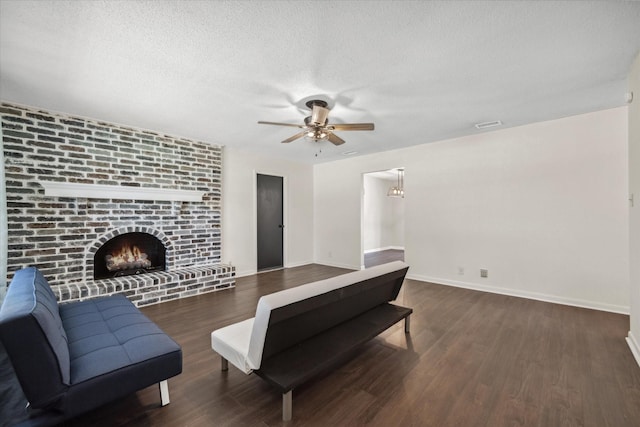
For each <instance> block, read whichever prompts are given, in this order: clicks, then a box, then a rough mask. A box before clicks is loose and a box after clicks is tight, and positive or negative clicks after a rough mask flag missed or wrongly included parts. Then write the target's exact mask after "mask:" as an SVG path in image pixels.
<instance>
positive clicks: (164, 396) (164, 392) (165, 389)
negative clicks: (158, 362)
mask: <svg viewBox="0 0 640 427" xmlns="http://www.w3.org/2000/svg"><path fill="white" fill-rule="evenodd" d="M160 403H161V404H162V406H167V405H168V404H169V383H168V382H167V380H164V381H160Z"/></svg>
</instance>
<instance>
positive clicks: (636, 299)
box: [627, 54, 640, 365]
mask: <svg viewBox="0 0 640 427" xmlns="http://www.w3.org/2000/svg"><path fill="white" fill-rule="evenodd" d="M629 90H630V91H631V92H633V96H634V98H635V99H634V100H633V102H632V103H631V105H629V192H630V193H632V194H633V197H634V204H633V207H632V208H630V209H629V240H630V245H629V260H630V267H631V268H630V273H631V278H630V282H631V283H630V287H631V326H630V328H631V329H630V331H629V339H628V340H627V341H628V342H629V346H630V347H631V349H632V351H633V352H634V356H635V357H636V361H637V362H638V364H639V365H640V54H639V55H638V56H637V57H636V60H635V62H634V63H633V66H632V68H631V72H630V74H629Z"/></svg>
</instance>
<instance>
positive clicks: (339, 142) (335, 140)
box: [327, 133, 345, 145]
mask: <svg viewBox="0 0 640 427" xmlns="http://www.w3.org/2000/svg"><path fill="white" fill-rule="evenodd" d="M327 139H328V140H329V142H331V143H332V144H333V145H342V144H344V143H345V141H344V139H342V138H340V137H339V136H338V135H336V134H334V133H330V134H329V135H328V136H327Z"/></svg>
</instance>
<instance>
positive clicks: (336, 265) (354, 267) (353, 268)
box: [315, 261, 360, 270]
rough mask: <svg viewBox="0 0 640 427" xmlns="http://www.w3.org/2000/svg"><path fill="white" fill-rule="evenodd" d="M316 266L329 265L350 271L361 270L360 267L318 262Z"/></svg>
mask: <svg viewBox="0 0 640 427" xmlns="http://www.w3.org/2000/svg"><path fill="white" fill-rule="evenodd" d="M315 264H322V265H327V266H329V267H337V268H346V269H348V270H360V266H359V265H349V264H340V263H336V262H326V261H316V262H315Z"/></svg>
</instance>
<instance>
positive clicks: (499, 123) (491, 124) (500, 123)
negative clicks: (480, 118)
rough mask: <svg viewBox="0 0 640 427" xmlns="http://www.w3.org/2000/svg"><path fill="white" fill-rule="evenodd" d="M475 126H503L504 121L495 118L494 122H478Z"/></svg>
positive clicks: (484, 127) (482, 127) (480, 127)
mask: <svg viewBox="0 0 640 427" xmlns="http://www.w3.org/2000/svg"><path fill="white" fill-rule="evenodd" d="M475 126H476V128H477V129H487V128H493V127H496V126H502V122H501V121H500V120H495V121H493V122H484V123H476V125H475Z"/></svg>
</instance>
